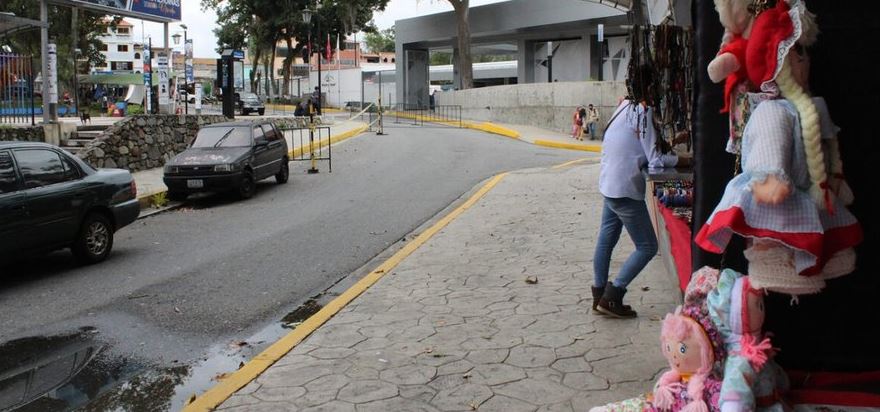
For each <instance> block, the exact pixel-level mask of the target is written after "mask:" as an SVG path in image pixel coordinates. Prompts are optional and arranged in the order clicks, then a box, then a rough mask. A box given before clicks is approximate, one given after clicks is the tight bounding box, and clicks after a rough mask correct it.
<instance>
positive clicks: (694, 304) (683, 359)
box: [590, 267, 725, 412]
mask: <svg viewBox="0 0 880 412" xmlns="http://www.w3.org/2000/svg"><path fill="white" fill-rule="evenodd" d="M717 279H718V271H717V270H715V269H712V268H708V267H706V268H702V269H700V270H698V271H697V272H696V273H694V275H693V276H692V278H691V282H690V284H689V285H688V290H687V293H686V294H685V305H684V306H680V307H678V308H677V309H676V311H675V313H670V314H667V315H666V318H665V319H663V323H662V326H661V330H660V347H661V352H662V353H663V356H664V357H665V358H666V360H667V362H668V363H669V367H670V369H669V371H667V372H665V373H664V374H663V375H662V376H661V377H660V379H659V380H658V381H657V383H656V384H655V386H654V391H653V392H652V393H649V394H645V395H642V396H640V397H637V398H632V399H627V400H625V401H621V402H616V403H612V404H608V405H605V406H602V407H598V408H593V409H591V410H590V411H591V412H648V411H650V412H654V411H664V412H665V411H673V412H675V411H686V412H710V411H711V412H717V411H719V409H718V394H719V392H720V389H721V379H720V374H719V372H720V370H721V367H720V365H722V364H723V363H724V359H725V353H724V342H723V340H722V338H721V334H720V333H719V332H718V330H717V329H716V328H715V326H714V324H713V323H712V320H711V318H710V316H709V310H708V306H707V305H706V296H707V295H708V293H709V292H710V291H711V290H713V289H714V285H716V284H717Z"/></svg>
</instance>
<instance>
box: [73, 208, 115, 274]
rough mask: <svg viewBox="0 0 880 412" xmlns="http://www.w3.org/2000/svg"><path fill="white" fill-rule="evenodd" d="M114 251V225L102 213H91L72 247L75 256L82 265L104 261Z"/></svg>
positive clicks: (84, 221)
mask: <svg viewBox="0 0 880 412" xmlns="http://www.w3.org/2000/svg"><path fill="white" fill-rule="evenodd" d="M112 249H113V224H111V223H110V220H109V219H107V217H106V216H104V215H102V214H100V213H90V214H89V215H88V216H86V218H85V220H83V223H82V226H81V227H80V229H79V233H77V235H76V240H75V241H74V243H73V246H72V247H71V250H72V251H73V256H74V257H76V260H78V261H79V262H81V263H85V264H93V263H98V262H101V261H103V260H104V259H106V258H107V255H109V254H110V251H111V250H112Z"/></svg>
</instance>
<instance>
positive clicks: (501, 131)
mask: <svg viewBox="0 0 880 412" xmlns="http://www.w3.org/2000/svg"><path fill="white" fill-rule="evenodd" d="M386 116H396V117H401V118H404V119H413V120H420V121H423V122H429V123H439V124H445V125H447V126H456V127H457V126H458V125H459V122H451V121H448V120H445V119H444V118H441V117H436V116H422V115H415V114H409V113H400V112H389V113H386ZM461 126H462V127H466V128H468V129H474V130H479V131H481V132H486V133H492V134H497V135H501V136H504V137H509V138H511V139H519V138H520V134H519V132H517V131H516V130H512V129H508V128H506V127H502V126H499V125H497V124H494V123H490V122H484V123H472V122H468V121H462V122H461Z"/></svg>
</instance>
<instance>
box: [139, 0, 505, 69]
mask: <svg viewBox="0 0 880 412" xmlns="http://www.w3.org/2000/svg"><path fill="white" fill-rule="evenodd" d="M342 1H344V0H342ZM502 1H506V0H471V7H473V6H480V5H483V4H490V3H498V2H502ZM181 3H182V7H183V21H181V22H180V23H183V24H186V25H187V27H188V30H187V34H188V36H189V38H191V39H193V45H194V46H195V57H217V52H216V51H215V50H214V49H215V48H216V47H217V38H216V37H215V36H214V32H213V30H214V28H215V27H216V25H217V15H216V14H214V12H213V11H212V10H207V11H203V10H202V9H201V7H200V6H199V3H200V1H199V0H182V1H181ZM451 10H452V6H451V5H450V4H449V3H448V2H447V1H446V0H391V1H390V2H389V3H388V7H386V9H385V11H384V12H380V13H376V15H375V16H373V18H374V21H375V23H376V26H378V27H379V28H380V29H387V28H389V27H391V26H393V25H394V21H395V20H400V19H407V18H410V17H416V16H423V15H425V14H433V13H440V12H444V11H451ZM128 21H130V22H131V23H133V24H134V25H135V33H134V34H135V37H136V38H137V39H140V38H141V37H142V33H143V32H142V31H141V23H142V22H141V21H140V20H137V19H128ZM180 23H173V24H169V25H168V36H169V42H170V43H171V46H172V47H174V41H173V40H170V36H173V35H174V34H175V33H181V34H183V29H181V28H180ZM143 26H144V29H145V32H146V36H150V37H152V39H153V46H154V47H161V46H162V38H163V36H164V34H163V27H162V24H159V23H149V22H143ZM181 43H183V41H181ZM176 47H178V50H183V46H182V45H179V46H176Z"/></svg>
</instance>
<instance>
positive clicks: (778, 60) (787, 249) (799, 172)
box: [695, 0, 862, 296]
mask: <svg viewBox="0 0 880 412" xmlns="http://www.w3.org/2000/svg"><path fill="white" fill-rule="evenodd" d="M815 31H816V26H815V24H814V21H813V15H812V14H810V13H809V12H808V11H807V10H806V9H805V7H804V5H803V3H802V2H801V1H800V0H788V1H782V0H779V1H777V2H776V4H775V5H773V6H772V7H770V8H768V9H766V10H762V11H761V13H760V14H759V15H758V16H757V17H756V18H755V21H754V23H753V25H752V32H751V37H750V40H749V43H748V46H747V50H746V68H747V71H748V75H749V78H750V81H751V82H752V83H753V84H756V85H760V88H761V91H760V92H759V93H752V95H754V96H758V97H755V98H750V100H751V101H753V102H755V103H756V104H755V105H754V106H752V107H751V113H750V115H749V120H748V122H747V123H746V126H745V129H744V132H743V142H742V166H743V173H742V174H740V175H737V176H736V177H734V178H733V179H732V180H731V181H730V182H729V183H728V185H727V187H726V188H725V191H724V196H723V197H722V199H721V201H720V202H719V204H718V206H717V207H716V208H715V211H714V212H713V213H712V215H711V216H710V217H709V220H708V221H707V222H706V224H705V225H704V226H703V227H702V228H701V229H700V231H699V232H698V233H697V236H696V238H695V241H696V243H697V244H698V245H699V246H700V247H702V248H703V249H706V250H708V251H710V252H714V253H721V252H723V250H724V248H726V246H727V244H728V242H729V240H730V238H731V237H732V235H733V234H738V235H741V236H743V237H745V238H746V240H747V249H746V251H745V256H746V259H748V261H749V277H750V278H751V284H752V286H753V287H755V288H757V289H768V290H771V291H775V292H780V293H787V294H791V295H794V296H796V295H800V294H810V293H817V292H819V291H820V290H822V288H823V287H824V286H825V280H826V279H830V278H834V277H837V276H842V275H845V274H847V273H850V272H852V271H853V270H854V269H855V252H854V250H853V247H854V246H856V245H857V244H858V243H859V242H860V241H861V239H862V231H861V227H860V226H859V224H858V221H857V220H856V218H855V217H854V216H853V215H852V214H851V213H850V212H849V210H847V209H846V207H845V204H846V201H847V200H849V201H851V196H848V197H850V199H845V198H844V199H842V198H841V197H839V195H843V197H847V196H846V195H847V193H845V192H848V189H847V187H846V186H845V182H844V183H841V182H843V181H842V180H840V181H836V182H835V181H831V182H830V181H829V168H830V170H831V171H832V174H834V175H835V176H836V177H837V176H840V175H841V173H840V172H841V171H842V170H841V169H842V164H841V162H840V155H839V151H837V150H835V149H836V147H837V144H836V139H835V138H836V127H835V126H834V124H833V123H832V122H831V116H830V115H829V114H828V110H827V105H826V104H825V101H824V100H823V99H821V98H811V97H810V95H809V94H808V91H809V89H808V84H807V80H808V77H809V56H808V55H807V53H806V49H805V47H806V46H808V45H809V44H811V43H812V41H813V39H815V37H816V35H815ZM835 186H836V187H835ZM835 190H836V191H835ZM850 193H851V192H850Z"/></svg>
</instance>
